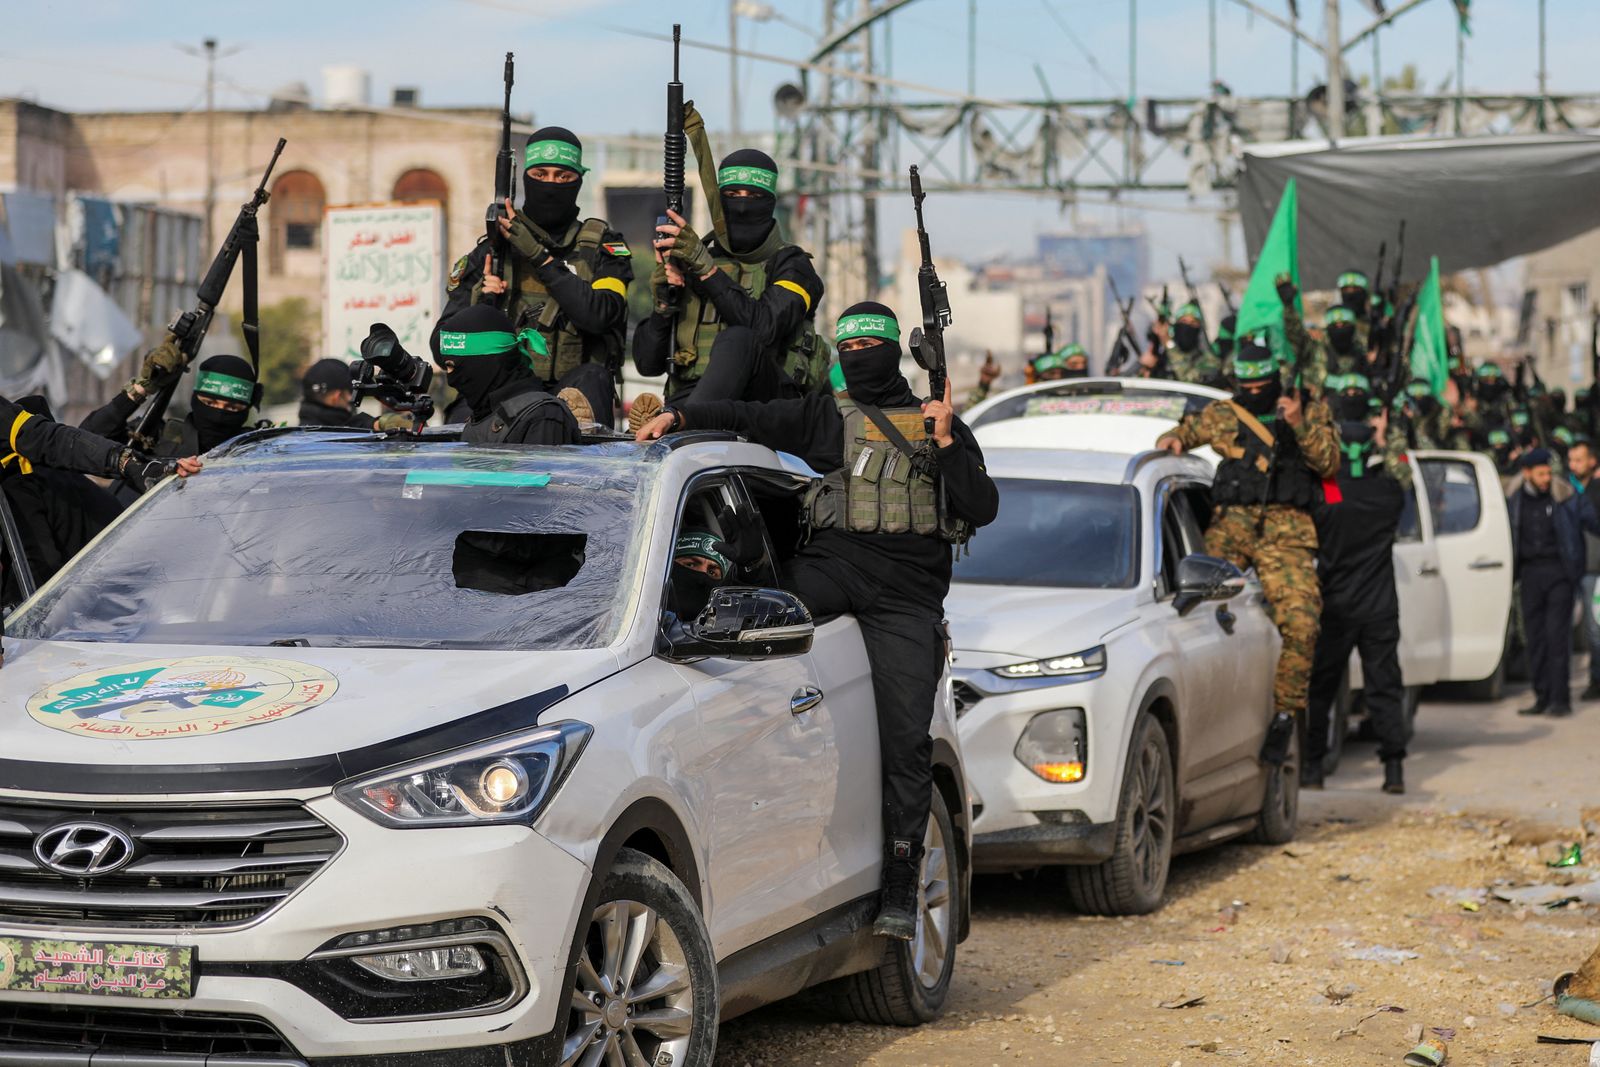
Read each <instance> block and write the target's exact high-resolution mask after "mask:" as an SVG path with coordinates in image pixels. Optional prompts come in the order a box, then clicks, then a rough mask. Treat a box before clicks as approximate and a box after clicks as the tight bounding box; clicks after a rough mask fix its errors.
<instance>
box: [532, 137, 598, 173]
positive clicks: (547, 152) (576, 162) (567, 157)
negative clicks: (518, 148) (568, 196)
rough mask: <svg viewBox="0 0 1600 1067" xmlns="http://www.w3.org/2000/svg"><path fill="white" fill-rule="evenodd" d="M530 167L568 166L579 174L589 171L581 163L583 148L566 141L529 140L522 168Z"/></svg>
mask: <svg viewBox="0 0 1600 1067" xmlns="http://www.w3.org/2000/svg"><path fill="white" fill-rule="evenodd" d="M530 167H570V168H571V169H573V170H575V171H577V172H578V173H579V174H587V173H589V168H588V167H586V166H584V165H583V149H581V148H579V147H578V146H577V145H575V144H571V143H569V142H567V141H529V142H528V147H527V149H526V150H525V151H524V152H523V154H522V168H523V169H524V170H527V169H528V168H530Z"/></svg>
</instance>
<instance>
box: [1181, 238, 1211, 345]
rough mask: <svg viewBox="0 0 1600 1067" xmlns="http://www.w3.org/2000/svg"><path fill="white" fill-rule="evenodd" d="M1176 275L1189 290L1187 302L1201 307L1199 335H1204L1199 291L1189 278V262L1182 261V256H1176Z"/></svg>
mask: <svg viewBox="0 0 1600 1067" xmlns="http://www.w3.org/2000/svg"><path fill="white" fill-rule="evenodd" d="M1178 276H1179V277H1180V278H1182V279H1183V287H1184V288H1185V289H1187V290H1189V303H1191V304H1193V305H1194V306H1195V307H1197V308H1202V310H1201V312H1200V315H1201V318H1200V336H1201V337H1204V336H1205V335H1206V329H1205V326H1206V322H1205V311H1204V309H1203V307H1202V305H1201V303H1200V291H1199V290H1198V289H1196V288H1195V287H1194V282H1192V281H1190V280H1189V264H1187V263H1185V262H1184V261H1183V257H1182V256H1179V257H1178Z"/></svg>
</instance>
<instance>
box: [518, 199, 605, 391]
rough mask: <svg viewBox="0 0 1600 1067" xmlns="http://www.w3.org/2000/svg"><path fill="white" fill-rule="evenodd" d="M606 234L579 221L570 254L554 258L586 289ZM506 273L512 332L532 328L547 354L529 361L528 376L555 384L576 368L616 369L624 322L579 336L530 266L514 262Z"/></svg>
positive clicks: (601, 226)
mask: <svg viewBox="0 0 1600 1067" xmlns="http://www.w3.org/2000/svg"><path fill="white" fill-rule="evenodd" d="M569 232H570V231H569ZM606 233H607V227H606V222H605V220H604V219H584V220H583V225H581V226H579V227H578V234H577V237H576V238H574V239H573V240H572V246H571V251H569V252H567V253H566V254H565V255H560V254H557V255H556V259H557V261H558V262H564V264H565V266H566V267H567V268H570V269H571V271H572V273H573V274H574V275H576V276H577V277H578V279H579V280H580V281H582V282H583V283H584V284H586V285H592V284H593V283H594V280H595V278H596V277H597V276H598V274H599V264H600V257H601V256H603V255H606V254H607V253H605V252H603V251H601V246H602V245H603V244H604V243H605V237H606ZM552 252H554V250H553V249H552ZM511 269H512V272H513V274H514V278H513V284H514V285H515V287H516V292H517V299H518V303H519V305H520V307H519V308H518V309H517V313H516V315H515V316H514V318H515V321H516V326H517V329H519V330H521V329H525V328H527V327H529V326H532V327H533V328H534V329H536V330H538V331H539V333H540V334H541V335H542V336H543V337H544V341H545V345H546V347H547V348H548V349H549V352H548V353H547V354H546V355H542V356H541V355H535V356H534V357H533V373H534V374H535V375H536V376H537V377H538V379H539V380H540V381H541V382H545V383H547V384H548V383H551V382H556V381H559V380H560V379H561V378H562V376H563V375H565V374H567V373H568V372H570V371H571V370H572V369H573V368H574V367H576V366H578V365H579V364H580V363H603V364H605V365H606V366H607V367H612V368H615V367H619V366H621V365H622V364H621V360H622V339H623V334H624V332H625V331H626V330H627V323H626V321H624V322H623V323H621V324H619V325H618V326H617V327H616V328H615V329H613V330H608V331H607V332H605V333H603V334H600V335H598V336H596V335H593V334H583V333H580V332H579V331H578V329H577V328H576V327H574V326H573V325H572V322H571V320H570V319H568V318H567V316H566V314H565V313H563V312H562V310H561V305H560V304H558V303H557V302H556V300H555V298H554V297H552V296H551V295H550V290H549V289H547V288H545V285H544V283H543V282H541V281H540V280H539V277H538V275H537V274H535V273H534V271H533V269H532V266H531V265H530V264H526V263H525V262H519V263H516V264H514V265H513V267H512V268H511ZM624 318H626V317H624Z"/></svg>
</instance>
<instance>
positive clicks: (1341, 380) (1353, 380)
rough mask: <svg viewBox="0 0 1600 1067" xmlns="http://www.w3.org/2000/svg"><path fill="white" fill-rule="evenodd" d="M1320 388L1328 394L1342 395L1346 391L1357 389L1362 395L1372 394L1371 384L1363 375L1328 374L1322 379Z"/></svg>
mask: <svg viewBox="0 0 1600 1067" xmlns="http://www.w3.org/2000/svg"><path fill="white" fill-rule="evenodd" d="M1322 388H1323V391H1324V392H1328V393H1342V392H1344V391H1345V390H1347V389H1359V390H1361V391H1362V392H1363V393H1370V392H1372V382H1370V381H1368V380H1367V376H1366V375H1365V374H1330V375H1328V376H1327V378H1325V379H1323V382H1322Z"/></svg>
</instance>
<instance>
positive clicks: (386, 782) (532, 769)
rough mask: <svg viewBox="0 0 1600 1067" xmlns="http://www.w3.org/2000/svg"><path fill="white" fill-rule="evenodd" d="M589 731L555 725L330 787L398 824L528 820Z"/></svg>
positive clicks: (369, 813)
mask: <svg viewBox="0 0 1600 1067" xmlns="http://www.w3.org/2000/svg"><path fill="white" fill-rule="evenodd" d="M591 733H593V729H592V728H591V727H590V726H589V725H588V724H587V723H581V722H558V723H553V724H551V725H550V726H546V727H541V728H540V729H538V730H536V731H534V732H533V733H529V734H522V735H520V736H518V737H515V738H510V739H501V740H499V741H493V742H490V743H488V744H483V745H476V746H474V747H472V748H467V749H460V750H458V751H456V752H450V753H446V754H444V755H442V756H435V757H433V758H432V759H429V760H426V761H422V762H418V763H414V764H412V765H410V766H408V767H402V768H399V769H390V770H388V771H383V772H381V773H380V774H378V775H374V776H372V777H369V778H362V779H358V780H356V781H353V782H346V783H345V784H343V785H341V786H339V787H338V788H337V789H336V790H334V793H335V795H336V796H338V798H339V799H340V800H342V801H344V802H345V803H346V804H348V805H350V806H351V807H352V808H354V809H356V810H357V811H359V812H360V813H361V814H363V815H365V816H366V817H367V818H369V819H371V820H372V821H373V822H377V823H381V824H383V825H384V826H393V827H397V828H399V829H411V828H414V827H433V826H478V825H482V824H485V823H505V822H524V823H526V822H532V821H533V820H534V819H536V818H538V816H539V813H540V811H542V810H543V808H544V805H545V803H546V802H547V801H548V800H549V799H550V797H551V796H552V795H554V793H555V791H556V789H557V788H558V787H559V786H560V785H561V782H562V780H563V779H565V778H566V776H567V772H568V771H569V770H570V769H571V767H572V764H573V762H574V761H575V760H577V758H578V754H579V753H580V752H582V751H583V746H584V744H585V743H587V742H588V740H589V735H590V734H591Z"/></svg>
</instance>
